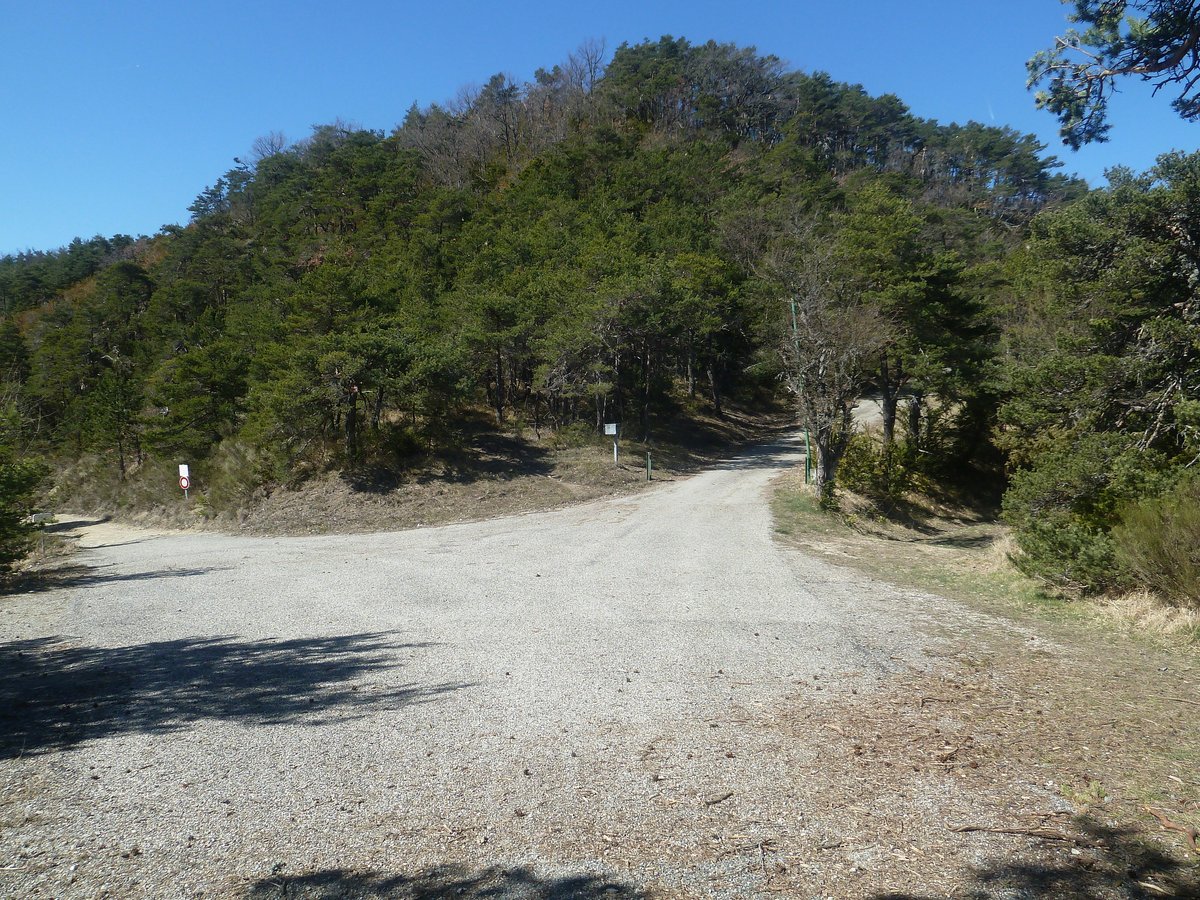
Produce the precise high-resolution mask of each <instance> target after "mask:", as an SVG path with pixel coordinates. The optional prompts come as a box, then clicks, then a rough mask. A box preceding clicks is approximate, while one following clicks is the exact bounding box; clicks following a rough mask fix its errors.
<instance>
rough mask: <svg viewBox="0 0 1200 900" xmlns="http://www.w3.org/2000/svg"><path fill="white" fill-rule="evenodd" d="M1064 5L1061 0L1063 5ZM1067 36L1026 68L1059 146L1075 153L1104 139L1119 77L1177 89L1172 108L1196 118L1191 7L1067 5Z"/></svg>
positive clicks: (1184, 0) (1198, 35) (1194, 12)
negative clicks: (1054, 121)
mask: <svg viewBox="0 0 1200 900" xmlns="http://www.w3.org/2000/svg"><path fill="white" fill-rule="evenodd" d="M1064 2H1065V0H1064ZM1073 5H1074V7H1075V10H1074V12H1072V13H1071V14H1070V15H1069V16H1068V18H1069V20H1070V21H1071V22H1072V23H1073V24H1076V25H1082V26H1083V30H1082V31H1080V30H1078V29H1074V28H1073V29H1071V30H1070V31H1068V32H1067V33H1066V34H1065V35H1063V36H1061V37H1059V38H1058V39H1056V41H1055V43H1054V46H1053V47H1051V48H1050V49H1049V50H1043V51H1041V52H1039V53H1037V54H1036V55H1035V56H1034V57H1033V58H1032V59H1031V60H1029V63H1028V69H1029V86H1030V87H1033V86H1035V85H1040V84H1044V85H1045V86H1046V87H1045V89H1044V90H1041V91H1038V93H1037V104H1038V107H1039V108H1041V109H1048V110H1050V112H1052V113H1053V114H1054V115H1055V116H1056V117H1057V118H1058V120H1059V122H1060V123H1062V129H1061V134H1062V138H1063V143H1065V144H1067V145H1068V146H1070V147H1071V148H1072V149H1074V150H1078V149H1079V148H1080V147H1081V146H1082V145H1084V144H1088V143H1091V142H1093V141H1104V140H1106V139H1107V135H1108V130H1109V124H1108V100H1109V98H1110V97H1111V96H1112V94H1113V93H1114V92H1116V91H1117V82H1118V79H1121V78H1137V79H1140V80H1142V81H1146V82H1149V83H1152V84H1153V85H1154V89H1155V92H1156V93H1157V92H1158V90H1159V89H1160V88H1163V87H1167V86H1175V87H1176V88H1177V90H1178V93H1177V95H1176V98H1175V100H1173V101H1172V103H1171V105H1172V106H1173V107H1174V108H1175V111H1176V112H1178V113H1179V115H1180V116H1182V117H1183V118H1185V119H1187V120H1189V121H1195V120H1196V119H1197V118H1200V94H1197V92H1196V82H1197V70H1198V69H1200V54H1198V53H1197V45H1198V44H1200V9H1198V8H1197V6H1196V4H1195V2H1193V0H1073Z"/></svg>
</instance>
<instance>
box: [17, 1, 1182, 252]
mask: <svg viewBox="0 0 1200 900" xmlns="http://www.w3.org/2000/svg"><path fill="white" fill-rule="evenodd" d="M1066 10H1067V7H1064V6H1062V5H1061V4H1060V3H1059V2H1058V0H991V2H982V0H913V2H908V3H896V2H895V0H843V2H841V3H829V2H814V0H791V2H787V3H776V2H760V3H742V4H737V3H729V2H721V3H717V2H706V0H690V2H675V0H671V2H662V3H655V2H646V0H643V2H628V0H608V2H599V3H594V4H574V3H571V2H564V0H558V2H554V3H544V2H538V3H518V2H508V3H469V2H444V3H441V4H434V3H408V2H392V3H387V2H380V0H361V2H359V0H343V2H340V3H331V2H328V0H324V2H310V0H290V2H277V0H239V2H234V3H231V2H196V3H186V2H165V0H154V2H141V0H124V2H122V0H108V2H96V0H76V2H64V0H40V2H37V3H30V2H28V0H19V2H18V0H0V23H2V24H0V34H3V36H4V38H5V40H4V45H5V47H4V53H3V54H2V55H0V122H2V123H3V126H2V127H3V130H2V131H0V253H8V252H14V251H17V250H23V249H30V248H33V249H51V248H54V247H58V246H61V245H63V244H65V243H67V242H68V241H70V240H71V238H73V237H75V236H77V235H78V236H83V237H90V236H91V235H93V234H104V235H111V234H115V233H131V234H138V233H145V234H151V233H154V232H155V231H157V230H158V229H159V228H160V227H161V226H162V225H163V224H167V223H173V222H183V221H186V219H187V211H186V210H187V206H188V205H189V204H190V203H191V202H192V200H193V199H194V198H195V196H196V195H197V194H198V193H199V192H200V191H201V190H202V189H203V188H204V187H205V186H206V185H209V184H211V183H213V182H214V181H215V180H216V179H217V178H218V177H220V176H221V175H222V174H223V173H224V172H225V171H226V170H227V169H228V168H230V167H231V166H232V165H233V157H235V156H240V155H243V154H245V153H247V152H248V150H249V148H250V145H251V143H252V142H253V140H254V138H255V137H257V136H259V135H262V134H265V133H267V132H269V131H282V132H283V133H284V134H286V135H287V136H288V137H289V138H291V139H293V140H295V139H298V138H301V137H304V136H305V135H306V134H307V133H308V132H309V130H310V128H311V126H312V125H315V124H321V123H327V122H331V121H333V120H334V119H336V118H339V117H340V118H341V119H343V120H347V121H351V122H354V123H356V124H359V125H361V126H363V127H367V128H375V129H383V130H390V129H391V128H392V126H394V125H395V124H396V123H397V122H399V120H400V119H401V118H402V117H403V115H404V112H405V110H406V109H407V108H408V107H409V105H410V104H411V103H412V102H413V101H417V102H419V103H420V104H422V105H424V104H427V103H429V102H433V101H442V100H445V99H448V98H450V97H452V96H453V95H454V94H455V92H456V91H457V90H458V89H459V88H460V87H461V86H462V85H464V84H468V83H482V82H484V81H486V80H487V78H488V76H490V75H492V74H494V73H495V72H499V71H504V72H508V73H510V74H512V75H513V76H515V77H516V78H518V79H521V80H524V79H527V78H529V77H530V76H531V75H532V73H533V71H534V70H535V69H536V68H538V67H539V66H546V67H549V66H552V65H553V64H555V63H556V62H559V61H561V60H562V59H563V58H564V57H565V56H566V55H567V53H568V52H570V51H571V50H572V49H574V48H575V47H576V46H578V44H579V43H580V42H582V41H583V40H585V39H588V38H603V39H605V40H606V41H607V43H608V46H609V48H610V50H611V48H615V47H616V46H617V45H618V44H620V43H621V42H622V41H629V42H636V41H638V40H641V39H642V38H647V37H648V38H655V39H656V38H658V37H659V36H661V35H663V34H673V35H676V36H679V35H682V36H684V37H687V38H688V39H690V40H692V41H694V42H703V41H705V40H708V39H710V38H712V39H715V40H718V41H732V42H735V43H737V44H740V45H753V46H756V47H757V48H758V49H759V51H760V52H762V53H773V54H775V55H777V56H779V57H781V58H783V59H784V60H785V61H786V62H787V63H789V65H790V66H791V67H794V68H799V69H803V70H805V71H815V70H824V71H827V72H829V73H831V74H832V75H833V76H834V77H835V78H836V79H838V80H841V81H849V82H853V83H861V84H862V85H864V86H865V87H866V88H867V90H869V91H870V92H871V93H874V94H879V93H894V94H897V95H898V96H899V97H900V98H901V99H902V100H904V101H905V103H907V104H908V106H909V108H910V109H911V110H912V111H913V112H914V113H915V114H917V115H920V116H924V117H930V118H936V119H938V120H940V121H943V122H951V121H958V122H965V121H967V120H969V119H975V120H977V121H980V122H984V123H992V122H995V123H996V124H1007V125H1011V126H1013V127H1014V128H1017V129H1019V130H1021V131H1023V132H1025V131H1028V132H1033V133H1034V134H1037V135H1038V136H1039V137H1041V138H1042V140H1044V141H1046V142H1047V143H1050V144H1051V145H1052V146H1053V147H1054V148H1055V149H1054V151H1053V152H1055V153H1057V155H1058V156H1059V157H1060V158H1061V159H1062V160H1063V161H1064V162H1065V163H1066V171H1073V172H1078V173H1079V174H1081V175H1083V176H1085V177H1087V178H1088V179H1089V180H1091V181H1092V182H1093V183H1096V184H1100V183H1103V176H1102V173H1103V171H1104V170H1105V169H1106V168H1108V167H1109V166H1111V165H1114V164H1118V163H1120V164H1125V165H1129V166H1131V167H1133V168H1135V169H1144V168H1146V167H1148V166H1150V165H1151V164H1152V163H1153V161H1154V158H1155V157H1156V156H1157V155H1158V154H1159V153H1162V152H1165V151H1167V150H1171V149H1176V148H1178V149H1184V150H1193V149H1196V147H1197V145H1198V144H1200V126H1198V125H1189V124H1186V123H1183V122H1180V121H1179V120H1178V119H1177V118H1176V117H1175V116H1174V114H1173V113H1172V112H1171V110H1170V108H1169V104H1168V101H1169V99H1170V98H1169V97H1164V96H1160V97H1159V98H1156V99H1151V98H1150V96H1149V92H1148V91H1146V90H1141V89H1134V88H1132V87H1131V88H1129V89H1128V90H1126V91H1125V92H1124V93H1123V94H1122V95H1121V96H1120V97H1118V98H1117V101H1116V102H1115V104H1114V107H1113V114H1112V118H1113V122H1114V129H1113V136H1112V140H1111V141H1110V142H1109V143H1108V144H1105V145H1100V146H1093V147H1089V148H1085V149H1084V150H1083V151H1081V152H1079V153H1072V152H1071V151H1069V150H1067V149H1066V148H1061V147H1059V145H1058V142H1057V138H1056V132H1057V129H1056V126H1055V123H1054V122H1053V120H1052V119H1051V118H1050V117H1049V116H1048V115H1046V114H1043V113H1039V112H1037V111H1036V110H1035V109H1034V108H1033V98H1032V96H1031V95H1030V94H1029V93H1027V92H1026V90H1025V70H1024V62H1025V60H1026V59H1027V58H1028V57H1029V56H1030V55H1031V54H1032V53H1033V52H1034V51H1035V50H1037V49H1039V48H1041V47H1043V46H1046V45H1048V44H1049V43H1050V41H1051V40H1052V38H1053V36H1054V35H1055V34H1058V33H1060V32H1061V31H1062V30H1063V28H1064V20H1065V15H1066Z"/></svg>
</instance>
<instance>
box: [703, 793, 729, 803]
mask: <svg viewBox="0 0 1200 900" xmlns="http://www.w3.org/2000/svg"><path fill="white" fill-rule="evenodd" d="M732 796H733V791H730V792H729V793H728V794H721V795H720V796H719V797H712V798H710V799H708V800H704V801H702V802H703V803H704V805H705V806H716V805H717V804H718V803H724V802H725V801H726V800H728V799H729V798H730V797H732Z"/></svg>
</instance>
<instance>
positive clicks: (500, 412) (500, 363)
mask: <svg viewBox="0 0 1200 900" xmlns="http://www.w3.org/2000/svg"><path fill="white" fill-rule="evenodd" d="M495 400H496V422H497V424H500V425H503V424H504V357H503V355H502V354H501V352H500V348H499V347H497V348H496V397H495Z"/></svg>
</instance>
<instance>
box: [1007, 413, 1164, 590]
mask: <svg viewBox="0 0 1200 900" xmlns="http://www.w3.org/2000/svg"><path fill="white" fill-rule="evenodd" d="M1165 463H1166V461H1165V460H1164V459H1163V458H1162V457H1161V456H1159V455H1156V454H1147V453H1143V452H1140V451H1138V449H1137V448H1136V447H1135V446H1132V445H1131V444H1130V442H1129V440H1128V438H1126V437H1125V436H1123V435H1119V434H1103V433H1100V434H1097V433H1091V434H1085V435H1082V436H1080V437H1078V438H1076V439H1074V440H1070V441H1067V440H1061V441H1059V442H1058V443H1055V444H1054V445H1052V446H1050V447H1049V448H1048V449H1046V450H1044V451H1043V452H1042V453H1041V454H1040V455H1039V456H1038V457H1037V460H1036V465H1035V466H1033V467H1032V468H1029V469H1021V470H1018V471H1017V472H1016V473H1014V475H1013V479H1012V486H1011V487H1010V488H1009V490H1008V493H1007V494H1005V497H1004V515H1005V518H1006V519H1007V520H1008V521H1009V522H1010V523H1011V524H1012V525H1013V526H1014V527H1015V528H1016V537H1017V545H1018V546H1019V547H1020V549H1021V556H1019V557H1018V558H1017V562H1018V565H1019V566H1020V567H1021V568H1022V570H1023V571H1025V572H1026V573H1027V574H1030V575H1033V576H1036V577H1039V578H1042V579H1044V580H1045V581H1047V582H1049V583H1050V584H1052V585H1055V586H1057V587H1062V588H1068V589H1071V590H1082V591H1099V590H1103V589H1105V588H1109V587H1116V586H1120V585H1121V584H1123V582H1124V579H1123V576H1122V575H1121V573H1120V572H1119V570H1118V566H1117V562H1116V557H1115V555H1114V547H1113V541H1112V537H1111V535H1110V534H1109V532H1110V530H1111V528H1112V526H1113V525H1114V524H1115V523H1116V522H1117V521H1118V520H1119V516H1120V512H1121V510H1122V509H1123V508H1124V507H1125V506H1126V505H1127V504H1129V503H1130V502H1131V501H1134V500H1137V499H1138V498H1140V497H1144V496H1146V495H1148V494H1152V493H1154V492H1156V491H1157V490H1158V488H1159V487H1160V486H1161V484H1162V483H1163V481H1164V479H1165V478H1166V477H1167V476H1166V473H1165V469H1166V465H1165Z"/></svg>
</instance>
